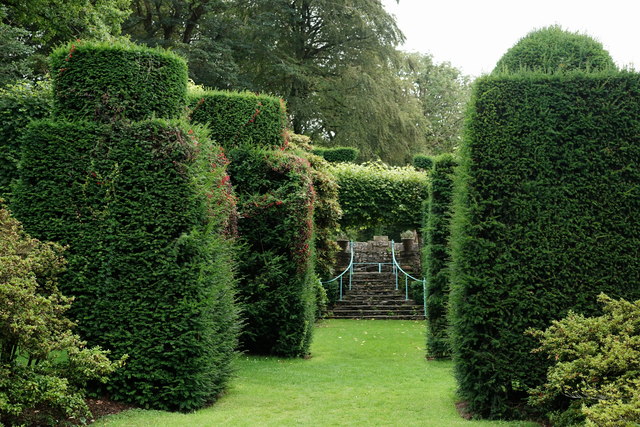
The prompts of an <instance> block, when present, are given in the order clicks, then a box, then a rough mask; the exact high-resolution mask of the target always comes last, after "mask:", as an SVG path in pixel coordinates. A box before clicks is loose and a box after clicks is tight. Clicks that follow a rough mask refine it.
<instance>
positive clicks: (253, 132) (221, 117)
mask: <svg viewBox="0 0 640 427" xmlns="http://www.w3.org/2000/svg"><path fill="white" fill-rule="evenodd" d="M189 107H190V109H191V113H190V114H191V119H192V120H193V121H195V122H198V123H206V124H207V126H208V127H209V129H210V131H211V138H213V140H214V141H216V142H217V143H218V144H221V145H222V146H223V147H225V148H232V147H236V146H241V145H244V144H248V145H252V146H261V147H268V148H279V147H282V146H284V145H285V144H286V139H285V129H286V126H287V112H286V108H285V105H284V101H282V100H281V99H279V98H276V97H273V96H268V95H257V94H255V93H251V92H241V93H238V92H226V91H213V90H199V89H197V88H194V90H193V91H191V92H190V93H189Z"/></svg>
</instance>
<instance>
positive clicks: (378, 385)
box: [96, 320, 536, 427]
mask: <svg viewBox="0 0 640 427" xmlns="http://www.w3.org/2000/svg"><path fill="white" fill-rule="evenodd" d="M424 334H425V326H424V323H423V322H415V321H400V320H387V321H380V320H327V321H324V322H322V323H320V324H319V325H318V326H317V330H316V335H315V338H314V343H313V345H312V348H311V351H312V358H311V359H309V360H297V359H296V360H289V359H278V358H272V357H255V356H250V357H247V356H242V357H241V358H240V359H239V360H238V363H237V366H238V373H237V378H236V379H235V380H234V381H233V382H232V384H231V387H230V389H229V391H228V393H227V394H226V395H225V396H223V397H222V398H221V399H220V400H219V401H218V402H216V403H215V404H214V405H213V406H211V407H209V408H206V409H202V410H200V411H197V412H194V413H190V414H176V413H169V412H162V411H144V410H131V411H126V412H123V413H121V414H118V415H112V416H109V417H106V418H103V419H101V420H98V422H97V423H96V425H98V426H100V425H106V426H403V427H405V426H434V427H435V426H437V427H448V426H468V427H476V426H478V427H480V426H507V425H508V426H535V425H536V424H534V423H517V422H511V423H509V422H495V421H465V420H463V419H462V418H460V417H459V416H458V414H457V412H456V409H455V381H454V378H453V375H452V364H451V362H448V361H427V360H426V359H425V357H424V355H425V349H424V342H425V338H424Z"/></svg>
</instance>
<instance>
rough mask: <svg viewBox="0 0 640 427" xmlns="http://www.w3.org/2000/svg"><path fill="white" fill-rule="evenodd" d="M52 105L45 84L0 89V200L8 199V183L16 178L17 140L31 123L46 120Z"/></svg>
mask: <svg viewBox="0 0 640 427" xmlns="http://www.w3.org/2000/svg"><path fill="white" fill-rule="evenodd" d="M52 103H53V98H52V96H51V88H50V85H49V84H48V83H40V84H36V85H34V84H28V83H25V84H16V85H13V86H9V87H6V88H2V89H0V198H4V199H5V200H7V201H8V200H9V199H10V193H11V182H12V181H13V180H14V179H16V178H17V172H18V170H17V165H18V160H20V152H21V149H20V142H19V140H18V137H19V136H20V134H21V133H22V132H24V129H25V128H26V127H27V124H29V122H30V121H31V120H35V119H42V118H45V117H48V116H49V115H50V114H51V108H52Z"/></svg>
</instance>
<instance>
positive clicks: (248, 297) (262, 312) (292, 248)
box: [229, 148, 316, 357]
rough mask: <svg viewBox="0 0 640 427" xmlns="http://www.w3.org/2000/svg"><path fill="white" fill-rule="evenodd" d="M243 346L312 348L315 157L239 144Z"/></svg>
mask: <svg viewBox="0 0 640 427" xmlns="http://www.w3.org/2000/svg"><path fill="white" fill-rule="evenodd" d="M230 158H231V164H230V166H229V171H230V175H231V179H232V182H233V186H234V189H235V191H236V193H237V195H238V211H239V220H238V231H239V234H240V237H241V241H242V243H243V248H242V253H241V254H240V256H239V258H240V259H239V265H240V267H239V274H240V276H241V277H242V281H241V283H240V285H239V289H238V291H239V301H240V303H241V304H242V312H243V315H244V320H245V322H244V330H243V332H242V335H241V337H240V341H241V344H242V349H243V350H246V351H250V352H252V353H259V354H274V355H280V356H287V357H297V356H304V355H306V354H308V352H309V345H310V343H311V337H312V333H313V322H314V304H315V288H314V283H315V280H316V279H315V275H314V274H313V263H312V252H313V238H312V237H313V203H314V190H313V185H312V180H311V173H310V166H309V163H308V162H307V161H306V160H304V159H302V158H300V157H298V156H295V155H293V154H290V153H288V152H286V151H279V150H278V151H275V150H274V151H270V150H263V149H258V148H256V149H236V150H233V151H231V152H230Z"/></svg>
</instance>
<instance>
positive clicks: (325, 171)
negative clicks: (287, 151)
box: [289, 134, 342, 280]
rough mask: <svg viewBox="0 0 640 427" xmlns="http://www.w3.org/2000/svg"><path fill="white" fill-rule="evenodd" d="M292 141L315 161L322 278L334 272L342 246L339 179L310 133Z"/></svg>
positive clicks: (316, 237) (318, 266)
mask: <svg viewBox="0 0 640 427" xmlns="http://www.w3.org/2000/svg"><path fill="white" fill-rule="evenodd" d="M289 141H290V145H289V147H290V148H292V149H296V150H295V151H294V152H295V153H296V155H299V156H301V157H304V158H305V159H307V161H309V164H310V165H311V180H312V183H313V189H314V191H315V202H314V205H313V231H314V247H315V263H314V264H315V271H316V275H317V276H318V277H320V278H321V279H325V280H326V279H329V278H331V277H333V276H334V269H333V267H334V265H335V263H336V255H337V254H338V251H339V250H340V247H339V246H338V244H337V243H336V235H337V234H338V230H339V228H340V218H341V217H342V209H341V208H340V205H339V204H338V183H337V181H336V178H335V177H334V176H333V174H332V173H331V171H330V165H329V163H327V161H326V160H325V159H324V158H323V157H320V156H317V155H315V154H311V153H312V152H314V151H315V150H314V149H313V147H312V146H311V140H310V138H309V137H307V136H303V135H296V134H290V135H289Z"/></svg>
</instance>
